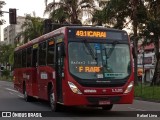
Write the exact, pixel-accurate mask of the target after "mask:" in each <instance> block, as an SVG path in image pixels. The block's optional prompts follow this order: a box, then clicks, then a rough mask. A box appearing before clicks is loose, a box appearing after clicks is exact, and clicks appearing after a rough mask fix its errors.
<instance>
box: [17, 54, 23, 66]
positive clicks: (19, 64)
mask: <svg viewBox="0 0 160 120" xmlns="http://www.w3.org/2000/svg"><path fill="white" fill-rule="evenodd" d="M17 67H18V68H21V67H22V51H19V52H18V53H17Z"/></svg>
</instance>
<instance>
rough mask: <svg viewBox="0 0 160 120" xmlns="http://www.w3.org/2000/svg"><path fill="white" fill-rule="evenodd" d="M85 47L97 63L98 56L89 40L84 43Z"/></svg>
mask: <svg viewBox="0 0 160 120" xmlns="http://www.w3.org/2000/svg"><path fill="white" fill-rule="evenodd" d="M83 43H84V45H85V47H86V48H87V49H88V51H89V53H90V55H91V56H92V58H93V59H94V60H95V61H96V62H97V56H96V54H95V53H94V51H93V49H92V47H91V46H90V44H89V43H88V42H87V40H84V41H83Z"/></svg>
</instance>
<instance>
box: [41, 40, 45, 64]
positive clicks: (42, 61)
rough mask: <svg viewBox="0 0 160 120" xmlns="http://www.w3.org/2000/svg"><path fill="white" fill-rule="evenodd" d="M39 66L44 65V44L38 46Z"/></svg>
mask: <svg viewBox="0 0 160 120" xmlns="http://www.w3.org/2000/svg"><path fill="white" fill-rule="evenodd" d="M39 65H46V42H43V43H40V44H39Z"/></svg>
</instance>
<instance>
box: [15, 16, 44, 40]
mask: <svg viewBox="0 0 160 120" xmlns="http://www.w3.org/2000/svg"><path fill="white" fill-rule="evenodd" d="M21 27H22V29H23V31H22V32H21V33H19V34H18V36H23V38H24V43H26V42H28V41H30V40H32V39H34V38H37V37H39V36H41V35H42V34H43V19H42V18H40V17H36V16H35V14H34V17H32V16H31V15H26V18H25V22H24V23H23V24H22V26H21ZM18 36H17V37H18Z"/></svg>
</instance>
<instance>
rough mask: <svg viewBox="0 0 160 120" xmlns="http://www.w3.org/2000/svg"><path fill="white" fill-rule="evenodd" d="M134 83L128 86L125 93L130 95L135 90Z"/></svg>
mask: <svg viewBox="0 0 160 120" xmlns="http://www.w3.org/2000/svg"><path fill="white" fill-rule="evenodd" d="M133 85H134V82H133V81H132V82H130V84H129V85H128V87H127V89H126V90H125V92H124V93H129V92H131V90H132V88H133Z"/></svg>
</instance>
